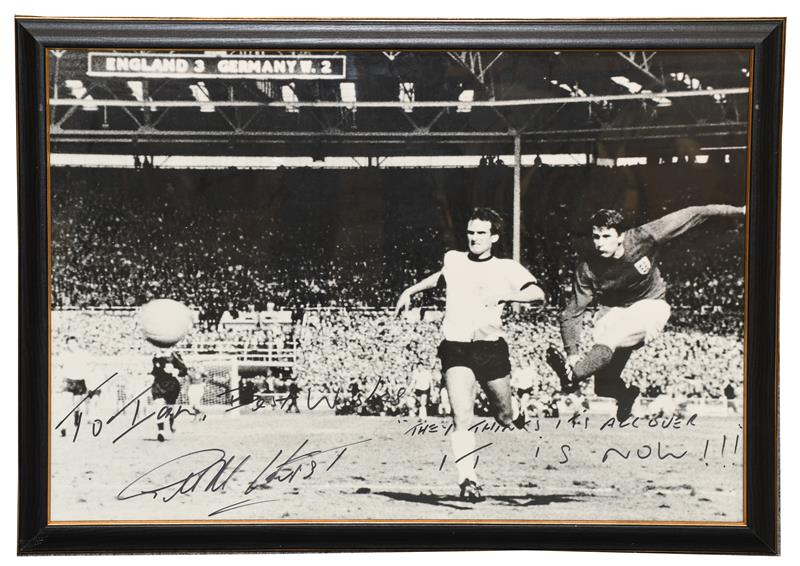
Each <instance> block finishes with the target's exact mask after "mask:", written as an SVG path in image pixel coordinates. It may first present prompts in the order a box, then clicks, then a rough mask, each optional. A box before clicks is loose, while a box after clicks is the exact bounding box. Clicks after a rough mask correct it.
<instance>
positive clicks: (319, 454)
mask: <svg viewBox="0 0 800 566" xmlns="http://www.w3.org/2000/svg"><path fill="white" fill-rule="evenodd" d="M370 440H371V439H369V438H368V439H364V440H358V441H356V442H350V443H348V444H342V445H339V446H335V447H333V448H327V449H322V450H309V449H308V448H307V446H308V443H309V441H308V440H304V441H303V442H301V443H300V445H299V446H298V447H297V448H296V449H295V450H294V451H293V452H291V453H289V454H288V455H285V453H284V450H283V449H280V450H278V451H277V452H276V453H275V456H274V457H273V458H272V459H271V460H270V461H269V462H268V463H267V464H266V465H265V466H263V467H260V468H258V469H259V471H258V473H257V474H255V475H254V476H253V475H249V476H246V477H243V478H242V482H243V485H244V488H243V489H242V490H241V494H242V495H243V496H249V495H250V494H252V493H253V492H255V491H256V490H260V489H265V488H267V487H268V486H269V485H270V484H271V483H274V482H275V483H289V484H290V483H292V482H294V481H302V480H308V479H310V478H311V477H313V476H314V475H315V474H321V473H325V472H328V471H330V470H331V469H332V468H333V467H334V466H336V464H337V463H338V462H339V461H340V459H341V458H342V457H343V456H344V455H345V453H346V452H347V450H348V449H349V448H352V447H354V446H357V445H360V444H364V443H367V442H370ZM251 459H252V455H250V454H247V455H245V456H243V457H237V456H235V455H233V456H228V454H227V453H226V452H225V450H223V449H221V448H206V449H202V450H194V451H192V452H188V453H186V454H182V455H180V456H177V457H175V458H171V459H169V460H167V461H166V462H163V463H161V464H159V465H157V466H155V467H153V468H151V469H150V470H148V471H147V472H145V473H144V474H142V475H140V476H138V477H137V478H136V479H134V480H133V481H132V482H130V483H128V484H127V485H126V486H125V487H123V488H122V490H120V492H119V493H118V494H117V499H118V500H120V501H127V500H130V499H135V498H137V497H151V498H152V499H157V500H160V501H161V502H163V503H170V502H171V501H173V500H175V499H176V498H177V497H179V496H191V495H193V494H197V493H216V492H219V491H222V490H224V489H225V488H226V487H227V486H228V485H229V484H230V483H231V480H233V478H234V477H235V476H237V475H238V476H244V472H243V467H244V465H245V464H246V463H247V462H249V461H251ZM272 501H275V499H260V500H254V499H250V498H248V499H244V500H241V501H237V502H235V503H232V504H229V505H225V506H223V507H221V508H219V509H217V510H215V511H212V512H211V513H209V516H210V517H211V516H215V515H220V514H222V513H227V512H230V511H233V510H235V509H240V508H243V507H249V506H252V505H258V504H263V503H269V502H272Z"/></svg>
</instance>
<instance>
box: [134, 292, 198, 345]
mask: <svg viewBox="0 0 800 566" xmlns="http://www.w3.org/2000/svg"><path fill="white" fill-rule="evenodd" d="M192 319H193V316H192V311H191V309H189V308H188V307H187V306H185V305H184V304H182V303H179V302H178V301H174V300H172V299H155V300H152V301H150V302H149V303H147V304H146V305H144V306H143V307H142V308H141V310H140V311H139V326H140V327H141V329H142V334H144V337H145V339H147V341H148V342H150V343H151V344H154V345H155V346H158V347H159V348H167V347H169V346H173V345H175V344H177V343H178V342H180V341H181V340H183V338H184V337H185V336H186V335H187V334H188V333H189V330H191V329H192Z"/></svg>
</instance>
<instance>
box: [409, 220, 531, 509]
mask: <svg viewBox="0 0 800 566" xmlns="http://www.w3.org/2000/svg"><path fill="white" fill-rule="evenodd" d="M501 225H502V220H501V218H500V215H499V214H497V213H496V212H495V211H494V210H491V209H489V208H476V209H475V210H473V211H472V215H471V216H470V219H469V222H468V223H467V240H468V244H469V252H457V251H449V252H447V253H446V254H445V256H444V265H443V267H442V269H441V270H440V271H437V272H436V273H433V274H431V275H429V276H428V277H426V278H425V279H423V280H422V281H420V282H419V283H417V284H415V285H412V286H411V287H409V288H408V289H406V290H405V291H403V293H402V294H401V295H400V298H399V299H398V301H397V308H396V312H397V314H400V313H401V312H402V311H404V310H405V309H408V308H409V307H410V306H411V297H412V296H413V295H414V294H416V293H419V292H421V291H424V290H427V289H433V288H435V287H436V286H437V285H438V284H439V280H440V279H444V283H445V285H446V288H447V299H446V304H445V315H444V321H443V322H442V333H443V335H444V340H443V341H442V342H441V344H440V345H439V350H438V353H439V357H440V358H441V360H442V371H443V372H444V375H445V384H446V387H447V393H448V397H449V401H450V406H451V408H452V414H453V432H452V433H451V434H450V435H449V437H450V442H451V445H452V449H453V456H454V461H455V463H456V469H457V471H458V482H459V487H460V488H461V497H462V498H463V499H465V500H468V501H471V502H477V501H481V500H483V495H482V494H481V489H480V487H479V485H478V481H477V475H476V473H475V469H474V458H472V457H469V456H471V454H472V452H473V451H474V450H475V434H474V433H473V432H472V431H470V430H469V427H470V426H471V425H472V420H473V418H474V404H475V384H476V383H479V384H480V385H481V387H482V388H483V391H484V393H485V394H486V397H487V398H488V399H489V401H490V403H491V404H492V407H493V409H494V417H495V420H497V422H498V423H500V424H502V425H503V426H511V425H512V424H513V425H516V426H517V427H519V428H521V427H522V426H524V415H517V414H515V409H516V406H515V405H514V403H513V402H512V395H511V379H510V373H511V363H510V361H509V356H508V344H506V341H505V339H504V337H503V329H502V321H501V315H502V312H503V305H504V303H509V302H523V303H528V302H534V301H543V300H544V292H543V291H542V289H541V288H539V287H538V286H537V285H536V278H535V277H534V276H533V275H531V273H530V272H529V271H528V270H527V269H525V268H524V267H522V265H520V264H519V263H517V262H516V261H514V260H511V259H500V258H497V257H494V256H493V255H492V245H493V244H495V243H497V241H498V240H499V239H500V228H501Z"/></svg>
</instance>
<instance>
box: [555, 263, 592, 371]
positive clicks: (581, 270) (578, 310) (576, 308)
mask: <svg viewBox="0 0 800 566" xmlns="http://www.w3.org/2000/svg"><path fill="white" fill-rule="evenodd" d="M593 300H594V287H593V286H592V280H591V275H590V272H589V267H588V266H587V265H586V264H585V263H580V264H578V267H577V268H576V269H575V277H574V278H573V281H572V295H571V296H570V298H569V301H567V306H566V308H565V309H564V310H563V311H562V312H561V317H560V320H561V340H562V341H563V342H564V351H566V352H567V356H568V357H572V356H576V355H577V354H578V347H579V345H580V342H581V324H582V323H583V313H584V312H586V309H587V308H588V307H589V305H590V304H592V301H593Z"/></svg>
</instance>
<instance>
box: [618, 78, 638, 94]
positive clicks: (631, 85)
mask: <svg viewBox="0 0 800 566" xmlns="http://www.w3.org/2000/svg"><path fill="white" fill-rule="evenodd" d="M611 80H612V81H613V82H615V83H617V84H618V85H619V86H621V87H623V88H624V89H626V90H627V91H628V92H630V93H631V94H636V93H637V92H639V91H641V90H642V85H640V84H639V83H637V82H634V81H632V80H630V79H629V78H628V77H623V76H621V75H617V76H614V77H611Z"/></svg>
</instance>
